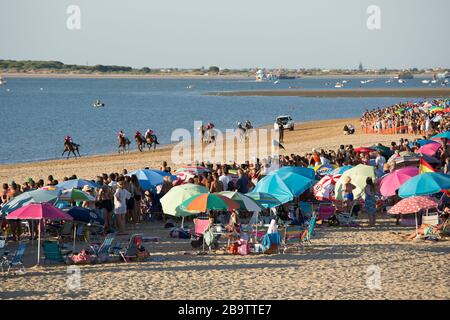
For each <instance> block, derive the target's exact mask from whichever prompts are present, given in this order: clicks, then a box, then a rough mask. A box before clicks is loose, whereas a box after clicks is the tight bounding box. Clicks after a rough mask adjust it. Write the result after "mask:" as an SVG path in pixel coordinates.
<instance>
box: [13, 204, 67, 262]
mask: <svg viewBox="0 0 450 320" xmlns="http://www.w3.org/2000/svg"><path fill="white" fill-rule="evenodd" d="M6 219H9V220H39V224H38V257H37V264H39V260H40V259H39V257H40V253H41V252H40V248H41V223H40V220H42V219H46V220H73V218H72V216H70V215H68V214H67V213H65V212H64V211H62V210H60V209H58V208H56V207H54V206H52V205H51V204H48V203H31V204H28V205H26V206H23V207H21V208H19V209H17V210H14V211H13V212H11V213H10V214H8V216H7V217H6Z"/></svg>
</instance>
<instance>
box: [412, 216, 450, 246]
mask: <svg viewBox="0 0 450 320" xmlns="http://www.w3.org/2000/svg"><path fill="white" fill-rule="evenodd" d="M448 211H449V210H447V212H448ZM448 216H449V214H448V213H445V214H443V215H441V217H442V218H443V221H442V222H441V223H440V224H438V225H436V226H432V225H429V224H424V223H423V224H421V225H420V227H419V229H417V232H416V231H413V232H412V233H411V234H410V235H409V236H408V237H407V239H408V240H414V239H417V238H420V237H421V236H423V237H427V236H430V235H433V234H439V233H440V232H441V231H443V230H444V229H445V227H446V226H447V223H448Z"/></svg>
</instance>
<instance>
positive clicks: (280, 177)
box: [253, 167, 315, 203]
mask: <svg viewBox="0 0 450 320" xmlns="http://www.w3.org/2000/svg"><path fill="white" fill-rule="evenodd" d="M314 181H315V172H314V170H312V169H308V168H301V167H282V168H280V169H278V170H275V171H272V172H270V173H269V174H268V175H267V176H265V177H264V178H262V179H261V180H260V181H258V183H257V184H256V186H255V188H254V190H253V191H255V192H265V193H269V194H271V195H272V196H274V197H275V198H277V199H278V200H279V201H280V202H281V203H286V202H289V201H291V200H293V199H294V197H297V196H299V195H301V194H302V193H303V192H305V191H306V190H308V188H309V187H311V186H312V185H313V183H314Z"/></svg>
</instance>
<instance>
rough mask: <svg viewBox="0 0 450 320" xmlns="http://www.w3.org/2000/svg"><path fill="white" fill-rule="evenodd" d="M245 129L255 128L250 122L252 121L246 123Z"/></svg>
mask: <svg viewBox="0 0 450 320" xmlns="http://www.w3.org/2000/svg"><path fill="white" fill-rule="evenodd" d="M245 128H246V129H251V128H253V126H252V123H251V122H250V120H246V121H245Z"/></svg>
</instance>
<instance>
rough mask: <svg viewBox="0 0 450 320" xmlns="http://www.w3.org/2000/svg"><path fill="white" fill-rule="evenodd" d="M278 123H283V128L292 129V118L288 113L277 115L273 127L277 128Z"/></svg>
mask: <svg viewBox="0 0 450 320" xmlns="http://www.w3.org/2000/svg"><path fill="white" fill-rule="evenodd" d="M278 123H281V124H282V125H283V129H289V130H291V131H292V130H294V120H292V117H291V116H290V115H284V116H279V117H278V118H277V120H276V121H275V123H274V128H275V129H278Z"/></svg>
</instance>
